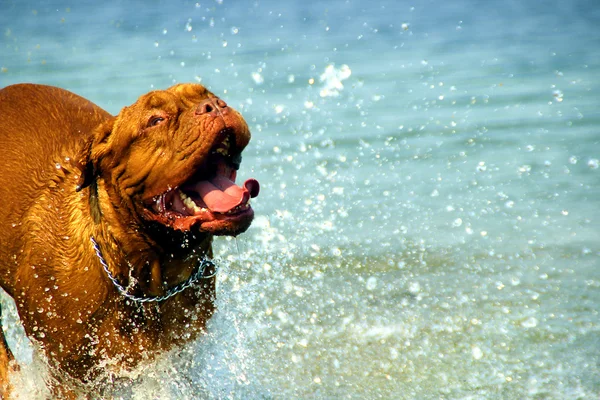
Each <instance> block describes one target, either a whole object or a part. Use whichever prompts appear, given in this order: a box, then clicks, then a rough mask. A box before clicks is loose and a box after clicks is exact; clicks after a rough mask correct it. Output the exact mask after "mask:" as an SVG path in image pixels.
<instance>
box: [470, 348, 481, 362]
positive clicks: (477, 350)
mask: <svg viewBox="0 0 600 400" xmlns="http://www.w3.org/2000/svg"><path fill="white" fill-rule="evenodd" d="M471 354H472V355H473V358H474V359H476V360H481V357H483V351H481V349H480V348H479V347H478V346H472V347H471Z"/></svg>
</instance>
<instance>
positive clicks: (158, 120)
mask: <svg viewBox="0 0 600 400" xmlns="http://www.w3.org/2000/svg"><path fill="white" fill-rule="evenodd" d="M164 121H165V119H164V118H163V117H152V118H150V120H149V121H148V127H151V126H156V125H158V124H160V123H162V122H164Z"/></svg>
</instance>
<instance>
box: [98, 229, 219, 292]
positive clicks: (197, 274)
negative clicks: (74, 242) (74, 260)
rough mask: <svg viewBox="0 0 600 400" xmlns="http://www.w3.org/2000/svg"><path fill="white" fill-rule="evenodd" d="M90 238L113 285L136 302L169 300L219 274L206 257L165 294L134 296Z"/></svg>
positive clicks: (213, 264)
mask: <svg viewBox="0 0 600 400" xmlns="http://www.w3.org/2000/svg"><path fill="white" fill-rule="evenodd" d="M90 240H91V242H92V246H93V248H94V251H95V252H96V256H97V257H98V260H100V264H102V268H104V272H106V275H108V279H110V280H111V282H112V283H113V285H115V288H117V290H118V291H119V293H121V294H122V295H123V297H125V298H127V299H129V300H132V301H135V302H136V303H158V302H161V301H165V300H168V299H170V298H171V297H173V296H175V295H177V294H179V293H181V292H183V291H184V290H185V289H187V288H189V287H191V286H193V285H194V284H196V283H197V282H198V281H199V280H201V279H210V278H212V277H214V276H215V275H217V269H218V268H217V266H216V265H215V263H214V262H212V261H211V260H208V259H206V258H205V259H203V260H201V261H200V262H199V263H198V265H197V266H196V268H195V271H194V272H193V273H192V275H190V277H189V278H188V279H187V280H186V281H183V282H181V283H178V284H177V285H175V286H173V287H172V288H170V289H168V290H167V292H166V293H165V294H163V295H162V296H148V297H140V296H134V295H132V294H130V293H128V292H127V289H126V288H125V287H123V285H121V284H120V283H119V281H117V278H115V277H114V276H113V274H111V273H110V271H109V269H108V263H107V262H106V260H105V259H104V256H103V255H102V250H100V246H99V245H98V243H97V242H96V240H95V239H94V237H93V236H92V237H90ZM210 267H212V268H213V272H212V273H209V274H208V275H205V273H206V270H207V268H208V269H209V271H210Z"/></svg>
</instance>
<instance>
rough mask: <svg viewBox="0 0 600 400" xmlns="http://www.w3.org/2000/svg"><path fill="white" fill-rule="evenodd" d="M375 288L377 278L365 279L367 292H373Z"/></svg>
mask: <svg viewBox="0 0 600 400" xmlns="http://www.w3.org/2000/svg"><path fill="white" fill-rule="evenodd" d="M376 287H377V278H375V277H374V276H371V277H369V279H367V290H374V289H375V288H376Z"/></svg>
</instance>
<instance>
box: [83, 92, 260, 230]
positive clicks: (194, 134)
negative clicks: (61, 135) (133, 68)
mask: <svg viewBox="0 0 600 400" xmlns="http://www.w3.org/2000/svg"><path fill="white" fill-rule="evenodd" d="M249 140H250V131H249V129H248V125H247V124H246V122H245V121H244V119H243V118H242V116H241V115H240V114H239V113H238V112H237V111H235V110H234V109H232V108H231V107H229V106H228V105H227V104H226V103H225V102H224V101H223V100H221V99H220V98H218V97H217V96H215V95H214V94H213V93H211V92H209V91H208V90H207V89H206V88H204V86H202V85H198V84H180V85H176V86H173V87H171V88H169V89H167V90H159V91H153V92H150V93H148V94H145V95H143V96H141V97H140V98H139V99H138V100H137V101H136V102H135V103H134V104H132V105H131V106H129V107H125V108H123V110H121V112H120V113H119V114H118V115H117V116H116V117H114V118H111V119H109V120H107V121H106V122H105V123H103V124H102V125H100V126H99V127H98V128H97V129H96V131H95V132H94V135H93V137H92V140H91V142H90V143H89V144H88V145H87V146H86V149H85V150H84V153H85V155H84V156H83V158H82V162H81V169H82V175H81V179H80V184H79V186H78V190H81V189H82V188H84V187H86V186H89V185H90V184H91V183H93V182H94V181H95V179H97V178H98V177H100V178H101V179H103V180H104V182H105V185H106V187H107V191H109V193H110V194H109V195H110V197H111V199H116V200H117V202H118V203H119V204H114V206H116V207H121V208H124V209H125V210H124V211H125V213H126V214H127V215H130V216H131V217H133V218H134V219H136V220H139V221H141V222H142V223H143V222H150V223H159V224H161V225H163V226H166V227H167V228H170V229H172V230H177V231H184V232H185V231H191V230H193V231H199V232H206V233H209V234H213V235H237V234H239V233H241V232H244V231H245V230H246V229H248V227H249V226H250V223H251V221H252V218H253V215H254V212H253V210H252V208H251V207H250V204H249V200H250V198H252V197H256V196H257V195H258V191H259V185H258V182H257V181H256V180H254V179H248V180H247V181H245V182H244V183H243V184H241V185H237V184H236V183H235V179H236V172H237V170H238V168H239V166H240V162H241V153H242V150H243V149H244V148H245V147H246V145H247V144H248V142H249ZM113 203H114V202H113Z"/></svg>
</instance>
